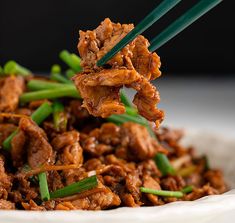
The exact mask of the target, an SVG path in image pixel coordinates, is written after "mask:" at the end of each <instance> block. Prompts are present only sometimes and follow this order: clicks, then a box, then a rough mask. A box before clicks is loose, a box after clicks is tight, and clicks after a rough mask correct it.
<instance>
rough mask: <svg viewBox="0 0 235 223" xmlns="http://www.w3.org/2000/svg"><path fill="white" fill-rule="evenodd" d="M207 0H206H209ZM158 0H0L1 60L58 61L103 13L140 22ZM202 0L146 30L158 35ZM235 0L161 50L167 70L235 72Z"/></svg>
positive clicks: (41, 65)
mask: <svg viewBox="0 0 235 223" xmlns="http://www.w3.org/2000/svg"><path fill="white" fill-rule="evenodd" d="M205 1H207V0H205ZM159 2H161V1H157V0H145V1H138V0H118V1H111V0H99V1H94V0H90V1H88V0H87V1H78V0H62V1H61V0H57V1H55V0H47V1H46V0H41V1H34V0H27V1H26V0H18V1H16V0H14V1H13V0H0V64H1V65H3V64H4V63H5V62H6V61H7V60H9V59H14V60H16V61H17V62H19V63H20V64H22V65H24V66H26V67H28V68H30V69H31V70H34V71H44V72H45V71H48V70H49V69H50V66H51V64H53V63H58V62H60V61H59V59H58V53H59V52H60V50H62V49H68V50H69V51H71V52H76V53H77V49H76V45H77V42H78V31H79V29H82V30H86V29H94V28H95V27H96V26H97V25H98V24H99V23H100V22H101V21H102V20H103V19H104V18H105V17H110V18H111V20H113V21H115V22H121V23H134V24H137V23H138V22H139V21H140V20H141V19H142V18H144V16H145V15H147V14H148V12H150V11H151V10H152V9H153V8H154V7H155V6H156V5H157V4H158V3H159ZM196 2H198V1H194V0H183V1H182V3H180V4H179V5H178V6H176V8H174V9H173V10H172V11H171V12H170V13H169V14H168V15H167V16H164V17H163V18H162V19H161V20H160V21H159V22H157V23H156V24H154V25H153V26H152V27H151V28H150V29H149V30H148V31H146V32H145V34H144V35H145V36H146V37H147V38H149V39H151V38H153V37H154V36H155V35H157V34H158V33H159V32H160V31H161V30H162V29H163V28H164V27H166V26H167V25H168V24H170V23H171V22H172V21H173V20H174V19H175V18H177V17H178V16H179V15H180V14H181V13H182V12H183V11H185V10H186V9H187V8H189V7H190V6H192V5H193V4H194V3H196ZM234 11H235V1H233V0H225V1H223V2H222V3H221V4H220V5H218V6H217V7H216V8H214V9H213V10H212V11H210V12H209V13H207V14H206V15H205V16H204V17H202V18H201V19H200V20H199V21H197V22H196V23H194V24H193V25H191V26H190V27H189V28H187V29H186V30H185V31H184V32H183V33H181V34H179V35H178V36H177V37H175V38H174V39H173V40H171V41H170V42H169V43H167V44H166V45H164V46H163V47H161V48H160V49H159V50H158V52H157V53H158V54H159V55H160V56H161V60H162V64H163V66H162V70H163V72H168V73H172V74H179V75H181V74H184V75H198V74H199V75H208V76H211V75H213V76H214V75H218V76H220V75H228V76H229V75H230V76H232V75H233V74H234V73H235V12H234Z"/></svg>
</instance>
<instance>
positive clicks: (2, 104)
mask: <svg viewBox="0 0 235 223" xmlns="http://www.w3.org/2000/svg"><path fill="white" fill-rule="evenodd" d="M24 88H25V83H24V78H23V77H21V76H9V77H7V78H6V79H5V81H4V84H3V86H2V87H1V89H0V111H1V112H13V111H14V110H15V109H16V108H17V106H18V103H19V96H20V95H21V94H22V93H23V91H24Z"/></svg>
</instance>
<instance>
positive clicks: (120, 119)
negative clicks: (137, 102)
mask: <svg viewBox="0 0 235 223" xmlns="http://www.w3.org/2000/svg"><path fill="white" fill-rule="evenodd" d="M107 120H108V121H110V122H114V123H116V124H119V125H121V124H123V123H125V122H135V123H138V124H140V125H144V126H146V123H145V122H144V121H143V120H141V119H140V118H139V117H134V116H131V115H128V114H121V115H111V116H109V117H108V118H107Z"/></svg>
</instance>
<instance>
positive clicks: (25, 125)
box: [19, 118, 53, 168]
mask: <svg viewBox="0 0 235 223" xmlns="http://www.w3.org/2000/svg"><path fill="white" fill-rule="evenodd" d="M19 129H20V130H21V131H23V132H24V134H25V136H26V138H27V141H26V144H27V145H26V146H27V153H28V163H29V166H30V167H31V168H37V167H40V166H41V165H43V164H49V163H52V162H53V150H52V147H51V145H50V143H49V142H48V139H47V136H46V133H45V132H44V130H43V129H41V128H40V127H39V126H38V125H37V124H35V123H34V122H33V121H32V120H31V119H28V118H21V120H20V123H19Z"/></svg>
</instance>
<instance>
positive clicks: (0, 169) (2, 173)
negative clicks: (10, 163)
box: [0, 155, 12, 191]
mask: <svg viewBox="0 0 235 223" xmlns="http://www.w3.org/2000/svg"><path fill="white" fill-rule="evenodd" d="M11 186H12V177H11V176H10V175H8V174H7V173H6V170H5V162H4V157H3V156H2V155H0V188H3V189H5V190H6V191H10V188H11Z"/></svg>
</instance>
